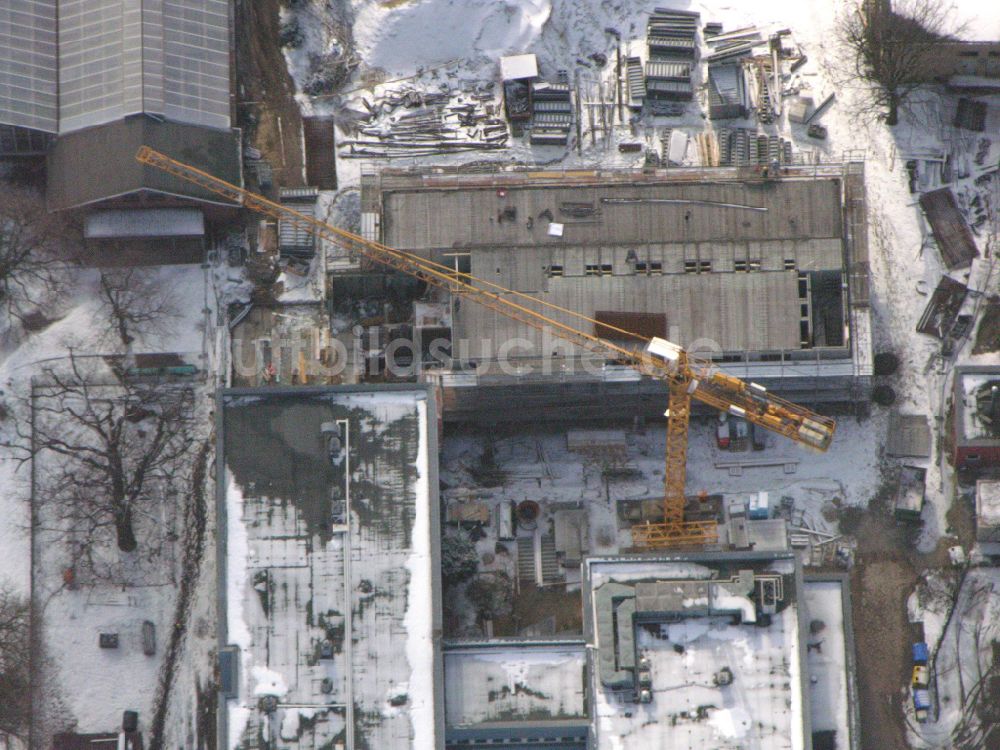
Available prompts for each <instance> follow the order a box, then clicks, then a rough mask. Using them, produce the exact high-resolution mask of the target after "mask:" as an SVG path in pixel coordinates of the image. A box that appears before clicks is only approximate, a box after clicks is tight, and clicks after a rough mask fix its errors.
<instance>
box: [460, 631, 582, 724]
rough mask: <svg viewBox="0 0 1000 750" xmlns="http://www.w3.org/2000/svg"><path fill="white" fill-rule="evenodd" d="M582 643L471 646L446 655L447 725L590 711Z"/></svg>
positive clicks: (562, 716)
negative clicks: (587, 699) (585, 684)
mask: <svg viewBox="0 0 1000 750" xmlns="http://www.w3.org/2000/svg"><path fill="white" fill-rule="evenodd" d="M586 664H587V655H586V651H585V649H584V646H583V644H582V643H581V644H579V645H578V646H574V645H568V644H567V645H559V644H545V645H537V646H536V645H529V644H518V645H511V646H468V647H462V648H450V649H449V650H448V651H447V652H446V653H445V655H444V677H445V686H446V688H445V701H446V703H445V706H446V708H445V719H446V721H447V724H448V726H449V727H460V726H473V725H476V724H483V723H488V722H496V721H519V720H531V721H540V720H546V719H572V718H582V717H585V716H586V715H587V703H586V690H585V687H584V673H585V669H586Z"/></svg>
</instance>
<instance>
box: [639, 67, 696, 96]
mask: <svg viewBox="0 0 1000 750" xmlns="http://www.w3.org/2000/svg"><path fill="white" fill-rule="evenodd" d="M693 96H694V89H693V88H692V86H691V64H690V63H686V62H678V61H675V60H650V61H649V62H647V63H646V98H647V99H661V100H667V101H690V100H691V98H692V97H693Z"/></svg>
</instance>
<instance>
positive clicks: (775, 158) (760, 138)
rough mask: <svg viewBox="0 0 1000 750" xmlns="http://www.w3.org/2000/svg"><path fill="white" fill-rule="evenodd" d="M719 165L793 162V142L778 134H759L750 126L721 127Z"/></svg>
mask: <svg viewBox="0 0 1000 750" xmlns="http://www.w3.org/2000/svg"><path fill="white" fill-rule="evenodd" d="M716 139H717V140H718V143H719V166H723V167H746V166H753V165H762V166H770V165H772V164H774V163H775V162H778V163H779V164H782V165H785V164H791V163H792V158H793V157H792V144H791V141H786V140H785V139H783V138H779V137H778V136H767V135H763V134H758V133H756V132H754V131H753V130H750V129H748V128H719V130H718V131H717V132H716Z"/></svg>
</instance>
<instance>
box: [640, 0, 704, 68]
mask: <svg viewBox="0 0 1000 750" xmlns="http://www.w3.org/2000/svg"><path fill="white" fill-rule="evenodd" d="M700 19H701V16H700V15H699V14H698V13H696V12H694V11H687V10H670V9H667V8H656V9H655V10H654V11H653V12H652V13H651V14H650V16H649V21H648V22H647V23H646V43H647V45H648V46H649V58H650V59H651V60H657V59H660V60H696V59H697V58H698V42H697V35H698V24H699V23H700Z"/></svg>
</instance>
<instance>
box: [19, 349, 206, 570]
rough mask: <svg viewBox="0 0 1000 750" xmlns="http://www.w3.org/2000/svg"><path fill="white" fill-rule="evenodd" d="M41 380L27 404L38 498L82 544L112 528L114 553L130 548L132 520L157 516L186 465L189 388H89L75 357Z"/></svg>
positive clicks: (128, 384)
mask: <svg viewBox="0 0 1000 750" xmlns="http://www.w3.org/2000/svg"><path fill="white" fill-rule="evenodd" d="M43 378H44V384H39V385H36V386H35V388H34V394H33V398H32V406H33V409H34V431H33V450H32V452H33V457H34V460H35V461H39V460H41V461H42V462H43V463H42V464H41V466H42V476H41V478H40V480H39V481H40V483H41V484H42V485H43V487H42V489H41V492H39V493H38V495H39V496H41V497H43V498H44V500H43V501H42V502H44V503H46V504H48V505H49V506H50V508H51V507H54V513H52V514H51V515H53V516H54V517H56V518H58V519H59V521H61V522H62V524H64V527H63V530H64V531H67V532H68V533H71V534H73V535H74V536H75V537H76V538H78V539H81V540H84V543H86V544H89V543H90V542H92V541H93V540H94V539H95V537H99V536H100V534H101V533H102V531H104V530H109V529H110V530H113V531H114V537H115V540H116V543H117V546H118V549H120V550H122V551H125V552H131V551H134V550H136V549H137V548H138V546H139V543H140V540H139V538H138V536H137V534H136V523H137V520H138V519H139V517H140V516H150V515H151V514H152V513H154V512H155V511H156V509H157V502H158V501H159V502H162V501H163V498H164V495H165V494H168V493H169V488H170V486H171V483H172V482H173V481H174V478H175V476H177V477H179V476H180V475H182V474H184V472H185V471H186V467H187V464H188V463H189V462H188V461H187V459H188V456H189V452H190V450H191V439H190V429H189V427H190V422H191V417H190V415H191V412H192V407H193V395H192V393H191V390H190V389H189V388H186V387H169V386H164V385H163V384H148V383H140V382H135V381H133V380H130V379H127V378H122V379H121V381H120V382H119V383H116V384H111V385H94V384H93V380H92V376H91V374H90V373H88V372H86V371H85V368H84V367H83V366H82V365H81V363H80V360H79V359H78V358H76V357H75V356H70V358H69V365H68V367H67V368H66V369H65V370H60V369H56V368H49V369H48V370H47V371H46V372H45V374H44V376H43ZM47 457H54V458H55V460H48V461H46V458H47ZM157 521H158V517H156V516H151V518H150V523H149V524H147V525H146V526H147V527H151V526H153V525H155V523H156V522H157Z"/></svg>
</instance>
